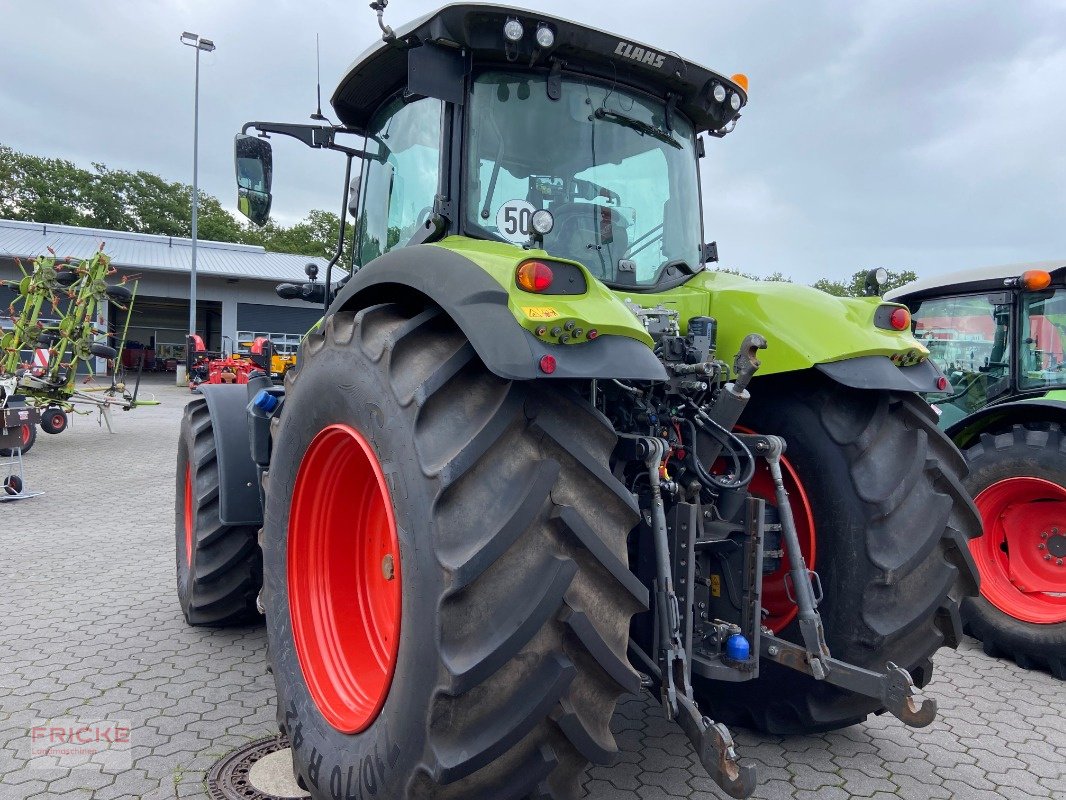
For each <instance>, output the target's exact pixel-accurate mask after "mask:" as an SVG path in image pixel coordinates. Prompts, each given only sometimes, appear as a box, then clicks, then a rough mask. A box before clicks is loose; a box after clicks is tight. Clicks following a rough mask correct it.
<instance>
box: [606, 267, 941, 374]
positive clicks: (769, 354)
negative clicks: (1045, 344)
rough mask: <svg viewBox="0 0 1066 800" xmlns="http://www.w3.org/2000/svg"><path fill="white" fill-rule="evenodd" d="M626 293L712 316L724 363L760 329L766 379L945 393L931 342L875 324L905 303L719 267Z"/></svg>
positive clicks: (683, 312)
mask: <svg viewBox="0 0 1066 800" xmlns="http://www.w3.org/2000/svg"><path fill="white" fill-rule="evenodd" d="M624 296H625V297H626V299H631V300H632V301H633V302H636V303H639V304H640V305H642V306H645V307H655V306H658V305H662V306H666V307H667V308H674V309H676V310H677V311H678V312H679V315H680V317H681V320H682V322H683V325H686V324H687V321H688V320H689V319H691V318H692V317H694V316H699V315H708V316H711V317H714V318H715V319H716V320H717V321H718V355H719V357H720V358H722V359H724V360H726V361H728V360H730V359H732V357H733V355H734V354H735V353H736V352H737V351H738V350H739V348H740V346H741V342H742V341H743V339H744V337H745V336H747V335H748V334H749V333H760V334H762V335H763V336H765V337H766V339H767V341H768V343H769V344H768V347H767V348H766V349H765V350H762V351H760V352H759V360H760V361H761V362H762V363H761V366H760V367H759V373H758V374H759V376H760V377H764V376H767V375H778V374H782V373H786V372H802V371H803V370H808V369H817V370H819V371H820V372H822V373H824V374H825V375H827V376H828V377H829V378H831V379H833V380H834V381H836V382H837V383H840V384H843V385H845V386H850V387H852V388H856V389H889V390H893V391H906V392H936V391H943V387H942V386H938V385H937V384H938V381H939V379H940V378H942V377H943V374H942V373H941V372H940V370H939V369H938V368H937V367H936V366H935V365H934V364H933V363H932V362H931V361H929V359H928V356H929V351H928V350H927V349H926V347H925V346H924V345H923V344H921V343H920V342H919V341H918V340H917V339H915V338H914V337H913V336H912V335H911V332H910V331H909V330H905V331H896V330H887V329H886V328H884V327H880V326H879V325H878V324H877V323H879V322H881V319H882V317H883V316H884V315H885V313H886V312H885V307H886V306H888V307H895V306H899V305H900V304H899V303H886V302H885V301H883V300H882V299H881V298H879V297H834V296H833V295H830V294H826V293H825V292H822V291H820V290H818V289H814V288H811V287H809V286H800V285H797V284H793V283H786V282H779V281H753V280H750V279H748V278H744V277H741V276H739V275H733V274H730V273H725V272H714V271H710V272H702V273H700V274H699V275H696V276H695V277H694V278H692V280H690V281H688V282H687V283H685V284H684V285H683V286H679V287H677V288H676V289H672V290H670V291H667V292H659V293H651V294H638V293H632V294H625V295H624ZM901 307H904V308H905V306H901ZM879 309H880V311H879ZM881 324H882V325H883V324H884V323H883V322H881Z"/></svg>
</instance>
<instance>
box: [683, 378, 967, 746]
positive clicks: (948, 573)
mask: <svg viewBox="0 0 1066 800" xmlns="http://www.w3.org/2000/svg"><path fill="white" fill-rule="evenodd" d="M751 393H752V400H751V402H750V404H749V406H748V408H747V409H746V410H745V413H744V415H743V416H742V417H741V425H742V426H744V427H746V428H748V429H750V430H754V431H757V432H759V433H766V434H775V435H780V436H783V437H784V438H785V440H786V443H787V452H786V453H785V456H786V458H787V459H788V460H789V463H790V464H791V466H792V468H793V469H794V470H795V473H796V475H797V476H798V480H799V483H800V485H801V487H802V488H803V490H804V492H805V494H806V497H807V500H808V503H807V504H806V507H799V506H800V502H799V500H798V497H799V494H800V493H799V492H798V491H790V498H791V502H792V507H793V514H794V516H795V517H796V519H797V526H799V525H800V524H801V520H802V519H803V518H805V517H807V515H808V514H809V515H810V518H811V519H812V520H813V530H814V537H815V540H814V550H815V553H816V556H815V560H814V564H813V569H815V570H816V571H817V572H818V574H819V576H820V578H821V583H822V587H823V589H824V594H825V598H824V600H823V601H822V603H821V604H820V606H819V609H818V610H819V612H820V613H821V616H822V621H823V624H824V627H825V634H826V641H827V643H828V645H829V648H830V650H831V652H832V654H833V656H834V657H835V658H838V659H841V660H843V661H847V662H850V663H852V664H857V665H859V666H862V667H867V668H869V669H874V670H878V671H881V670H883V669H884V668H885V665H886V663H887V662H889V661H892V662H894V663H896V664H898V665H900V666H902V667H904V668H905V669H908V670H909V671H910V673H911V675H912V676H913V677H914V680H915V683H916V684H917V685H919V686H923V685H925V684H926V683H927V682H928V681H929V679H930V676H931V673H932V662H931V660H930V658H931V656H932V654H933V653H934V652H935V651H936V650H937V649H938V648H940V647H955V646H957V643H958V640H959V638H960V636H961V621H960V617H959V604H960V603H961V601H962V599H963V597H964V596H966V595H970V594H973V593H975V592H976V576H975V572H974V568H973V562H972V560H971V559H970V555H969V550H968V549H967V540H968V539H969V538H970V537H973V536H976V535H978V534H979V532H980V521H979V520H978V518H977V514H976V511H975V509H974V507H973V504H972V503H971V501H970V500H969V498H968V496H967V495H966V493H965V490H964V489H963V487H962V484H961V481H960V478H961V476H962V475H964V474H965V472H966V468H965V464H964V463H963V461H962V458H961V456H960V454H959V452H958V451H957V450H956V449H955V447H954V445H952V444H951V442H950V441H949V440H948V439H947V438H946V437H945V436H944V435H943V434H942V433H941V432H940V431H939V430H938V429H937V428H936V421H935V417H934V416H933V413H932V411H931V410H930V409H929V407H928V406H927V405H926V404H925V403H924V402H923V401H922V400H920V399H919V398H918V397H917V396H916V395H911V394H896V393H889V392H883V391H861V390H856V389H850V388H847V387H843V386H840V385H837V384H834V383H830V382H829V381H827V380H825V379H823V378H820V377H810V378H808V379H807V381H806V382H801V379H799V378H798V377H797V376H794V375H793V376H786V377H781V378H768V379H763V380H758V381H756V382H755V383H754V384H753V386H752V392H751ZM752 490H753V491H755V492H756V493H757V494H758V493H760V492H757V491H756V489H755V484H753V489H752ZM765 499H767V500H768V501H769V502H771V503H772V502H773V501H772V495H769V496H767V497H766V498H765ZM805 549H807V548H805ZM777 575H778V576H783V573H777ZM773 577H774V576H767V581H768V582H769V581H770V579H771V578H773ZM772 592H774V587H772V586H770V585H768V584H764V600H765V599H766V598H767V597H768V596H771V593H772ZM778 594H783V592H779V593H778ZM792 607H793V608H794V606H792ZM777 618H778V619H786V620H787V619H791V618H792V617H791V614H790V615H788V616H787V617H784V618H782V617H781V616H778V617H777ZM780 635H781V636H783V637H784V638H786V639H789V640H790V641H794V642H802V638H801V637H800V635H799V631H798V623H797V622H795V621H792V622H788V623H787V624H785V625H784V627H783V628H782V629H781V630H780ZM760 670H761V674H760V677H759V678H758V679H756V680H754V681H748V682H746V683H741V684H725V683H715V682H712V681H707V680H704V679H698V678H694V681H697V683H696V684H695V686H696V688H697V691H698V697H699V698H700V700H701V704H702V707H703V711H704V713H706V714H708V715H709V716H712V717H714V718H716V719H721V720H723V721H726V722H729V723H733V724H736V725H740V726H746V727H754V728H757V729H759V730H763V731H767V732H769V733H776V734H791V733H810V732H818V731H828V730H833V729H836V728H842V727H845V726H848V725H853V724H855V723H858V722H861V721H862V720H863V719H865V718H866V717H867V715H869V714H871V713H873V712H876V711H878V710H879V705H880V704H879V703H878V701H877V700H874V699H871V698H868V697H865V696H862V695H857V694H853V693H851V692H847V691H845V690H843V689H838V688H836V687H834V686H831V685H829V684H827V683H824V682H819V681H815V680H814V679H813V678H811V677H808V676H807V675H804V674H802V673H799V672H796V671H793V670H789V669H787V668H785V667H782V666H779V665H777V664H775V663H773V662H769V661H767V660H765V659H764V660H763V663H762V666H761V667H760Z"/></svg>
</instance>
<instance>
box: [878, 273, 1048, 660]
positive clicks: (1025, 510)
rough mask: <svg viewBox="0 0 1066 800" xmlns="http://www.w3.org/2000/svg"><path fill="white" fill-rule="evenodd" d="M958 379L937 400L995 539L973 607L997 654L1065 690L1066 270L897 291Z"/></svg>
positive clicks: (954, 279)
mask: <svg viewBox="0 0 1066 800" xmlns="http://www.w3.org/2000/svg"><path fill="white" fill-rule="evenodd" d="M887 296H888V297H890V298H891V299H892V300H893V301H895V302H901V303H906V304H907V305H908V306H909V307H910V310H911V312H912V314H913V318H914V335H915V337H916V338H917V339H918V340H919V341H921V342H922V344H923V345H925V347H927V348H928V349H929V352H930V358H931V359H932V360H934V361H935V362H936V363H937V364H938V365H939V366H940V368H941V369H942V370H943V371H944V372H945V373H946V374H947V375H948V377H949V378H950V379H951V383H952V390H951V393H950V394H947V395H945V394H940V395H930V398H929V399H930V400H932V401H933V402H934V403H935V404H936V405H935V407H936V408H937V409H938V410H939V412H940V421H941V427H943V428H944V429H945V430H946V432H947V434H948V435H949V436H951V438H952V439H953V440H954V441H955V443H956V444H957V445H958V446H959V449H960V450H962V452H963V454H964V455H965V456H966V460H967V462H968V465H969V467H970V474H969V476H968V477H967V478H966V479H965V485H966V488H967V489H968V490H969V491H970V493H971V494H972V495H973V496H974V498H975V500H976V503H977V508H978V510H979V511H980V512H981V517H982V519H983V521H984V528H985V535H984V536H983V537H981V538H979V539H974V540H973V541H972V542H971V543H970V548H971V550H972V552H973V556H974V560H975V561H976V563H977V567H978V569H979V570H980V572H981V596H980V597H976V598H970V599H967V600H966V602H965V603H964V604H963V608H962V612H963V621H964V625H965V629H966V631H967V632H969V633H970V634H972V635H973V636H975V637H976V638H978V639H980V640H981V641H982V642H983V644H984V648H985V652H987V653H988V654H989V655H998V656H1006V657H1008V658H1013V659H1014V660H1015V661H1017V663H1018V664H1019V665H1020V666H1022V667H1025V668H1027V669H1028V668H1034V667H1038V668H1043V669H1048V670H1050V671H1051V672H1052V674H1054V675H1055V676H1056V677H1058V678H1060V679H1064V680H1066V437H1064V436H1063V431H1064V430H1066V353H1064V346H1066V262H1063V261H1048V262H1041V263H1035V264H1013V265H1009V266H1003V267H986V268H983V269H976V270H968V271H965V272H959V273H953V274H950V275H944V276H941V277H938V278H935V279H928V280H922V281H915V282H914V283H911V284H908V285H907V286H903V287H900V288H899V289H896V290H895V291H893V292H889V293H888V295H887Z"/></svg>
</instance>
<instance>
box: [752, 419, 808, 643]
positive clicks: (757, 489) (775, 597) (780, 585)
mask: <svg viewBox="0 0 1066 800" xmlns="http://www.w3.org/2000/svg"><path fill="white" fill-rule="evenodd" d="M734 430H735V431H736V432H737V433H755V431H752V430H750V429H748V428H745V427H744V426H743V425H737V426H736V428H735V429H734ZM781 477H782V478H784V483H785V491H787V492H788V497H789V501H790V505H791V506H792V517H793V521H794V522H795V523H796V535H797V537H798V538H799V545H800V552H801V553H803V559H804V561H806V562H807V568H808V569H814V568H815V558H816V556H817V554H818V552H817V551H818V548H817V545H816V537H815V528H814V511H813V509H812V508H811V502H810V500H809V499H808V497H807V491H806V490H805V489H804V488H803V482H802V481H801V480H800V477H799V473H797V472H796V470H795V468H794V467H793V466H792V464H791V462H790V461H789V460H788V459H787V458H785V457H783V456H782V458H781ZM748 491H749V492H750V493H751V494H753V495H755V496H756V497H761V498H762V499H763V500H765V501H766V503H767V505H770V506H773V507H774V508H777V498H776V497H775V496H774V481H773V478H771V477H770V468H769V467H768V466H767V465H766V462H765V461H763V460H762V459H759V461H758V463H757V464H756V467H755V477H754V478H752V479H751V485H750V486H749V487H748ZM781 549H782V550H784V549H785V542H784V539H783V538H782V539H781ZM790 569H791V562H790V561H789V559H788V554H787V553H786V554H785V555H784V556H783V557H782V559H781V566H780V567H778V568H777V569H776V570H774V571H773V572H771V573H768V574H766V575H763V576H762V607H763V608H764V609H766V611H767V612H769V613H768V616H766V617H764V618H763V625H765V626H766V627H768V628H769V629H770V630H772V631H773V632H774V633H780V632H781V631H782V630H784V629H785V627H786V626H788V624H789V623H790V622H792V620H794V619H795V618H796V614H798V613H799V608H797V606H796V604H795V603H794V602H793V601H792V600H790V599H789V596H788V591H787V590H786V589H785V576H786V575H787V574H788V571H789V570H790Z"/></svg>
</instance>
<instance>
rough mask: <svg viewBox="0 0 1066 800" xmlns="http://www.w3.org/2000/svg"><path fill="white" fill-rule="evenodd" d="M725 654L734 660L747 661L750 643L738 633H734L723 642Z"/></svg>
mask: <svg viewBox="0 0 1066 800" xmlns="http://www.w3.org/2000/svg"><path fill="white" fill-rule="evenodd" d="M725 654H726V657H727V658H731V659H733V660H734V661H747V660H748V657H749V656H750V655H751V645H749V644H748V640H747V639H745V638H744V637H743V636H741V635H740V634H739V633H734V634H733V635H732V636H730V637H729V639H728V640H727V641H726V643H725Z"/></svg>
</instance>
